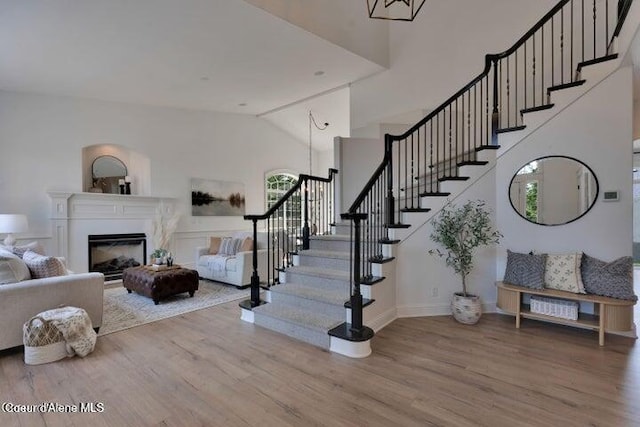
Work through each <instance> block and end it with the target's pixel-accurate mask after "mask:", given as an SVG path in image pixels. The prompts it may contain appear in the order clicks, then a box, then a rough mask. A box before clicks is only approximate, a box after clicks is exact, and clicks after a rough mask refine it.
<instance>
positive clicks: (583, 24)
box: [582, 0, 585, 62]
mask: <svg viewBox="0 0 640 427" xmlns="http://www.w3.org/2000/svg"><path fill="white" fill-rule="evenodd" d="M584 26H585V23H584V0H582V62H584Z"/></svg>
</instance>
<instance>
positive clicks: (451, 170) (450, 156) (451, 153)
mask: <svg viewBox="0 0 640 427" xmlns="http://www.w3.org/2000/svg"><path fill="white" fill-rule="evenodd" d="M451 108H452V105H451V104H449V172H448V173H449V174H448V175H447V176H449V177H451V176H453V140H452V137H453V134H452V133H451V115H452V113H451Z"/></svg>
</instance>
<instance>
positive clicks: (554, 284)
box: [544, 252, 586, 294]
mask: <svg viewBox="0 0 640 427" xmlns="http://www.w3.org/2000/svg"><path fill="white" fill-rule="evenodd" d="M581 262H582V252H578V253H569V254H547V265H546V268H545V273H544V287H545V288H549V289H556V290H558V291H565V292H573V293H574V294H585V293H586V292H585V289H584V285H583V284H582V275H581V274H580V264H581Z"/></svg>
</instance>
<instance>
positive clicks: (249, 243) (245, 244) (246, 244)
mask: <svg viewBox="0 0 640 427" xmlns="http://www.w3.org/2000/svg"><path fill="white" fill-rule="evenodd" d="M252 250H253V239H252V238H251V237H245V238H244V240H242V244H241V245H240V249H239V250H238V252H247V251H252Z"/></svg>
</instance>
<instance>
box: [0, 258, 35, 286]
mask: <svg viewBox="0 0 640 427" xmlns="http://www.w3.org/2000/svg"><path fill="white" fill-rule="evenodd" d="M29 279H31V273H30V272H29V268H28V267H27V265H26V264H25V263H24V261H22V260H21V259H20V257H18V256H17V255H14V254H13V253H11V252H9V251H5V250H1V249H0V285H6V284H9V283H17V282H21V281H23V280H29Z"/></svg>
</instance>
